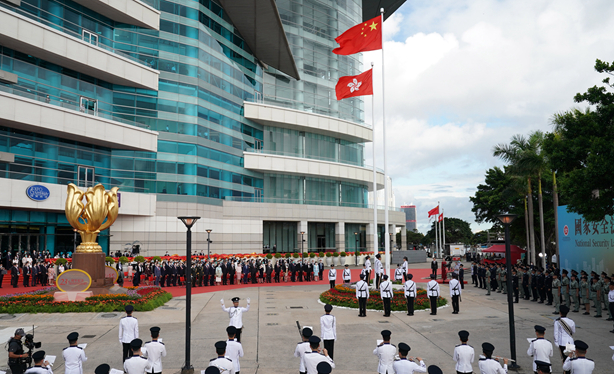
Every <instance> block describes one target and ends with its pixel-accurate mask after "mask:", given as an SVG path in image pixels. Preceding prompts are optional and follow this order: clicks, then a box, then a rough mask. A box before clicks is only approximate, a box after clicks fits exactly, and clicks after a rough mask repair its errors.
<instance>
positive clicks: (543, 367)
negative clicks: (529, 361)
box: [535, 361, 552, 374]
mask: <svg viewBox="0 0 614 374" xmlns="http://www.w3.org/2000/svg"><path fill="white" fill-rule="evenodd" d="M535 365H537V374H550V366H552V365H550V364H549V363H547V362H543V361H535Z"/></svg>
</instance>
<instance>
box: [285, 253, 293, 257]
mask: <svg viewBox="0 0 614 374" xmlns="http://www.w3.org/2000/svg"><path fill="white" fill-rule="evenodd" d="M290 256H292V254H291V253H286V254H285V255H284V257H285V258H290Z"/></svg>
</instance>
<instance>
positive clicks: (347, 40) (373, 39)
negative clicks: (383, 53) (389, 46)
mask: <svg viewBox="0 0 614 374" xmlns="http://www.w3.org/2000/svg"><path fill="white" fill-rule="evenodd" d="M381 23H382V18H381V17H380V16H377V17H375V18H373V19H370V20H368V21H365V22H362V23H359V24H358V25H356V26H354V27H352V28H350V29H348V30H347V31H346V32H344V33H343V34H341V35H339V36H338V37H337V38H336V39H335V41H336V42H337V43H339V47H338V48H335V49H333V53H335V54H338V55H353V54H354V53H358V52H365V51H375V50H377V49H382V25H381Z"/></svg>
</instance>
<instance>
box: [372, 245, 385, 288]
mask: <svg viewBox="0 0 614 374" xmlns="http://www.w3.org/2000/svg"><path fill="white" fill-rule="evenodd" d="M380 258H382V256H381V255H380V254H379V253H378V254H376V255H375V261H374V262H373V270H375V289H379V284H380V283H381V281H382V275H383V274H384V267H383V266H382V261H381V260H380Z"/></svg>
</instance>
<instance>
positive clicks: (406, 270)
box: [401, 257, 409, 281]
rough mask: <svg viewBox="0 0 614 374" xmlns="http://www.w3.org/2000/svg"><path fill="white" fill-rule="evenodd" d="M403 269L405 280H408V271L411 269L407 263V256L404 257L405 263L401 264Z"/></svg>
mask: <svg viewBox="0 0 614 374" xmlns="http://www.w3.org/2000/svg"><path fill="white" fill-rule="evenodd" d="M401 271H402V272H403V281H406V280H407V272H408V271H409V266H408V265H407V257H403V265H401Z"/></svg>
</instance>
